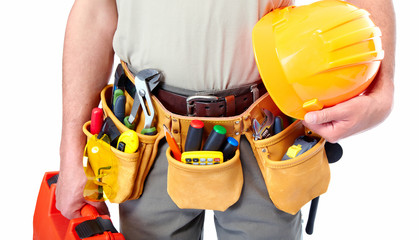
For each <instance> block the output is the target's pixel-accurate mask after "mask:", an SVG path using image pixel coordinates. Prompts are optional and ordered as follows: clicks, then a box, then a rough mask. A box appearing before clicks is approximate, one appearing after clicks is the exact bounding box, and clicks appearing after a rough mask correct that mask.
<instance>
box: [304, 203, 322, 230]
mask: <svg viewBox="0 0 419 240" xmlns="http://www.w3.org/2000/svg"><path fill="white" fill-rule="evenodd" d="M319 198H320V197H316V198H315V199H313V200H311V206H310V213H309V215H308V220H307V225H306V233H307V234H308V235H311V234H313V230H314V220H315V219H316V213H317V206H318V205H319Z"/></svg>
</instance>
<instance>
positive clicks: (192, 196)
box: [166, 148, 243, 211]
mask: <svg viewBox="0 0 419 240" xmlns="http://www.w3.org/2000/svg"><path fill="white" fill-rule="evenodd" d="M166 156H167V160H168V162H169V166H168V172H167V192H168V194H169V195H170V197H171V198H172V200H173V202H174V203H175V204H176V205H177V206H178V207H179V208H182V209H209V210H217V211H225V210H226V209H227V208H229V207H230V206H231V205H233V204H234V203H236V202H237V201H238V200H239V198H240V194H241V191H242V187H243V171H242V166H241V162H240V152H239V150H237V151H236V154H235V156H234V157H233V158H232V159H230V160H228V161H227V162H224V163H221V164H218V165H210V166H208V165H206V166H199V165H189V164H185V163H182V162H179V161H177V160H175V159H174V158H173V157H172V155H171V153H170V148H168V149H167V151H166Z"/></svg>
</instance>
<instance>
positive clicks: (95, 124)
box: [90, 108, 103, 135]
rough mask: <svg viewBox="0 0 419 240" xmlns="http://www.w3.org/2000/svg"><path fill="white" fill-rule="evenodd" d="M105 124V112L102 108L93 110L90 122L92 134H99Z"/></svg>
mask: <svg viewBox="0 0 419 240" xmlns="http://www.w3.org/2000/svg"><path fill="white" fill-rule="evenodd" d="M102 124H103V110H102V109H101V108H93V110H92V115H91V122H90V132H91V133H92V134H93V135H95V134H99V132H100V130H101V129H102Z"/></svg>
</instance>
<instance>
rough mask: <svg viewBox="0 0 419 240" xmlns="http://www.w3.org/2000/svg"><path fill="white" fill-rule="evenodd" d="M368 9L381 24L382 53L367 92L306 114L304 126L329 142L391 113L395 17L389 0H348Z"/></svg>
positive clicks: (361, 129) (370, 125) (365, 127)
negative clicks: (378, 66) (379, 64)
mask: <svg viewBox="0 0 419 240" xmlns="http://www.w3.org/2000/svg"><path fill="white" fill-rule="evenodd" d="M347 2H350V3H352V4H354V5H356V6H358V7H360V8H364V9H366V10H367V11H369V12H370V14H371V18H372V20H373V22H374V23H375V24H376V25H377V26H378V27H380V29H381V32H382V37H381V39H382V43H383V49H384V52H385V56H384V59H383V61H382V63H381V67H380V70H379V72H378V73H377V76H376V77H375V79H374V81H373V82H372V84H371V85H370V87H369V88H368V89H367V91H366V92H365V93H364V94H363V95H361V96H358V97H354V98H352V99H350V100H348V101H346V102H343V103H340V104H338V105H336V106H333V107H330V108H326V109H323V110H320V111H316V112H311V113H307V114H306V115H305V117H304V118H305V119H304V120H305V121H303V123H304V125H305V126H306V127H308V128H310V129H311V130H312V131H314V132H316V133H317V134H320V135H321V136H322V137H324V138H325V139H326V140H328V141H329V142H337V141H338V140H340V139H342V138H345V137H348V136H351V135H353V134H356V133H359V132H362V131H365V130H367V129H370V128H372V127H374V126H376V125H377V124H379V123H381V122H382V121H384V119H385V118H386V117H387V116H388V115H389V114H390V111H391V108H392V104H393V94H394V84H393V76H394V52H395V43H396V37H395V34H396V33H395V17H394V9H393V3H392V1H391V0H370V1H364V0H347Z"/></svg>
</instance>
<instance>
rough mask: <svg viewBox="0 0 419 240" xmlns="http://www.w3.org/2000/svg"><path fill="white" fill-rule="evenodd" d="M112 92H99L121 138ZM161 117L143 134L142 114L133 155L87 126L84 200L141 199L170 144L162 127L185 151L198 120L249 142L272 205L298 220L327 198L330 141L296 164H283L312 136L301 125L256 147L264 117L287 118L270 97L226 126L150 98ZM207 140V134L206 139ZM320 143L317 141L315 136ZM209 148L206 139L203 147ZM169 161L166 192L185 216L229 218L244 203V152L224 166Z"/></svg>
mask: <svg viewBox="0 0 419 240" xmlns="http://www.w3.org/2000/svg"><path fill="white" fill-rule="evenodd" d="M111 95H112V85H109V86H107V87H105V88H104V89H103V90H102V92H101V100H102V107H103V110H104V113H105V115H106V116H107V117H110V118H111V119H112V121H113V122H114V123H115V125H116V127H117V128H118V130H119V131H120V132H121V133H122V132H124V131H127V130H128V128H127V127H126V126H125V125H124V124H123V123H121V122H120V121H119V120H118V119H117V118H116V117H115V115H114V114H113V112H112V111H111V109H110V108H109V103H110V101H111V100H110V99H111ZM125 95H126V99H127V102H126V106H125V108H126V112H130V111H131V108H132V104H133V99H132V97H131V96H130V95H129V94H128V93H127V92H126V91H125ZM152 100H153V106H154V109H155V111H156V116H155V119H154V124H153V125H154V126H156V128H157V134H156V135H152V136H149V135H143V134H140V132H141V126H143V124H144V114H143V113H141V114H139V116H140V117H137V118H138V119H137V122H136V125H137V129H136V132H137V135H138V137H139V140H140V146H139V149H138V151H137V152H135V153H124V152H121V151H119V150H117V149H115V148H114V147H111V146H110V145H109V144H108V143H106V142H105V141H103V140H101V139H97V136H96V135H92V134H91V133H90V132H89V124H90V122H87V123H86V124H85V125H84V128H83V130H84V133H85V134H86V136H87V138H88V142H87V145H86V149H85V158H84V166H85V172H86V175H87V178H88V182H87V184H86V187H85V191H84V194H85V197H86V198H87V199H88V200H93V201H103V200H106V199H109V201H110V202H114V203H121V202H124V201H127V200H131V199H136V198H139V197H140V195H141V194H142V192H143V187H144V181H145V179H146V177H147V174H148V173H149V171H150V169H151V166H152V165H153V163H154V159H155V157H156V154H157V151H158V149H157V148H158V143H159V141H160V140H161V139H162V138H163V137H164V131H162V129H163V124H164V125H166V126H167V127H168V129H170V131H171V133H172V134H173V137H174V139H175V141H176V142H177V144H178V146H179V147H180V149H181V150H182V147H183V146H184V144H185V140H186V136H187V131H188V127H189V124H190V122H191V121H192V120H193V119H199V120H202V121H203V122H204V124H205V127H204V128H205V130H204V132H206V133H207V135H206V136H208V133H209V132H210V131H211V129H212V128H213V126H214V125H222V126H224V127H225V128H226V130H227V134H226V136H227V137H233V138H235V139H236V140H237V141H239V140H240V136H241V135H243V134H244V135H245V136H246V138H247V139H248V141H249V142H250V145H251V146H252V150H253V152H254V155H255V157H256V160H257V162H258V166H259V168H260V170H261V172H262V175H263V177H264V180H265V184H266V187H267V190H268V192H269V196H270V198H271V200H272V202H273V204H274V205H275V206H276V207H277V208H278V209H280V210H282V211H284V212H287V213H290V214H296V213H297V212H298V211H299V210H300V209H301V207H302V206H304V205H305V204H306V203H308V202H309V201H311V200H312V199H314V198H316V197H317V196H319V195H321V194H323V193H325V192H326V191H327V188H328V185H329V181H330V169H329V164H328V160H327V157H326V153H325V149H324V145H325V140H324V139H322V138H320V137H319V138H318V139H319V141H318V142H317V144H316V145H315V146H314V147H312V148H311V149H310V150H308V151H307V152H305V153H303V154H302V155H300V156H297V157H295V158H293V159H290V160H281V159H282V157H283V156H284V154H285V153H286V151H287V149H288V147H290V146H291V145H292V144H293V142H294V140H295V139H296V138H297V137H299V136H301V135H308V136H312V135H314V134H313V133H311V132H310V131H308V130H307V129H305V127H304V126H303V125H302V123H301V122H300V121H296V122H294V123H292V124H291V125H289V126H287V127H286V128H285V129H284V130H283V131H281V132H280V133H278V134H276V135H273V136H271V137H268V138H265V139H262V140H254V137H253V129H252V119H253V118H255V117H256V115H257V114H258V111H259V112H260V109H263V108H264V109H268V110H269V111H271V112H272V113H273V114H274V115H278V114H281V112H280V111H279V109H278V108H277V107H276V105H275V104H274V103H273V101H272V99H271V98H270V96H269V94H265V95H263V96H262V97H260V98H259V99H258V100H257V101H255V102H254V103H253V104H252V105H251V106H250V107H249V108H248V109H247V110H246V111H245V112H244V113H242V114H240V115H237V116H233V117H224V118H205V117H199V118H196V117H185V116H181V115H177V114H174V113H171V112H169V111H168V110H166V109H165V107H164V106H163V105H162V104H161V103H160V102H159V101H158V99H157V98H156V97H154V96H152ZM204 135H205V134H204ZM317 137H318V136H317ZM203 141H205V137H204V139H203ZM166 156H167V160H168V172H167V192H168V194H169V195H170V197H171V198H172V200H173V201H174V203H175V204H176V205H177V206H178V207H179V208H191V209H211V210H219V211H225V210H226V209H228V208H229V207H230V206H232V205H233V204H234V203H236V202H237V201H238V199H239V198H240V195H241V191H242V188H243V171H242V165H241V162H240V150H237V151H236V154H235V156H234V157H233V158H232V159H230V160H228V161H226V162H224V163H221V164H219V165H206V166H199V165H198V166H196V165H189V164H185V163H182V162H180V161H177V160H175V159H174V158H173V156H172V155H171V151H170V148H169V149H167V150H166Z"/></svg>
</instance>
